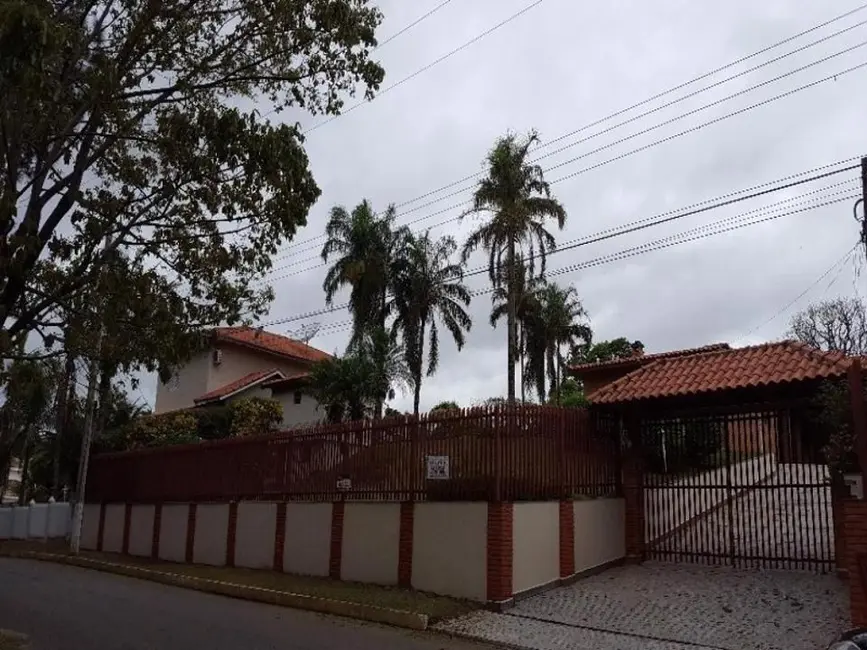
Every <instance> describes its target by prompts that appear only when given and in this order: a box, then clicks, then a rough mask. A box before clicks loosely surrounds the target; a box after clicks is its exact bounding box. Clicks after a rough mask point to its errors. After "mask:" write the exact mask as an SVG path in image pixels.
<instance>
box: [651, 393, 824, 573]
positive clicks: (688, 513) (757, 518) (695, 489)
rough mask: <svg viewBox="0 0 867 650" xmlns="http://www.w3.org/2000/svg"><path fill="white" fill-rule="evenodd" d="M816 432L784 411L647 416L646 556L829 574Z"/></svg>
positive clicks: (821, 466) (819, 444) (821, 475)
mask: <svg viewBox="0 0 867 650" xmlns="http://www.w3.org/2000/svg"><path fill="white" fill-rule="evenodd" d="M815 434H816V431H815V430H814V429H813V428H812V427H810V425H809V422H808V420H806V419H804V418H800V417H792V416H791V415H790V413H789V412H787V411H784V410H774V411H762V412H754V413H745V414H736V415H728V414H727V415H701V416H690V417H666V418H657V419H646V420H643V421H642V423H641V449H642V455H643V458H644V479H643V487H644V503H645V542H646V549H647V555H648V557H649V558H651V559H658V560H664V561H685V562H697V563H702V564H725V565H732V566H737V567H757V568H782V569H801V570H812V571H818V572H826V571H831V570H833V568H834V532H833V531H834V526H833V514H832V508H831V483H830V475H829V472H828V468H827V466H826V465H825V463H824V462H823V459H822V453H821V441H820V440H817V437H818V436H816V435H815Z"/></svg>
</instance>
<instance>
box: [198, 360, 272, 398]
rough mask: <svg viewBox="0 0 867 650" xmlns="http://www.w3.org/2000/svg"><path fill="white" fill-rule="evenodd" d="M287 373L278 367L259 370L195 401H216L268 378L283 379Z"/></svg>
mask: <svg viewBox="0 0 867 650" xmlns="http://www.w3.org/2000/svg"><path fill="white" fill-rule="evenodd" d="M283 378H285V375H284V374H283V373H282V372H280V371H279V370H278V369H277V368H269V369H268V370H257V371H256V372H251V373H250V374H248V375H244V376H243V377H241V378H240V379H236V380H235V381H231V382H229V383H228V384H225V385H223V386H220V387H219V388H215V389H214V390H212V391H209V392H207V393H205V394H204V395H200V396H199V397H197V398H196V399H194V400H193V401H194V402H195V403H196V404H204V403H206V402H214V401H218V400H221V399H223V398H225V397H228V396H229V395H233V394H234V393H237V392H239V391H241V390H244V389H247V388H250V387H252V386H255V385H256V384H258V383H260V382H263V381H265V380H266V379H283Z"/></svg>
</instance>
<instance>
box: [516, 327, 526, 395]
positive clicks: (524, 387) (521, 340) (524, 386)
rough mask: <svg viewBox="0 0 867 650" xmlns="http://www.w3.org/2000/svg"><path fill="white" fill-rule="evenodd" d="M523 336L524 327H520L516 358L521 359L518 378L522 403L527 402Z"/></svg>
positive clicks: (524, 342)
mask: <svg viewBox="0 0 867 650" xmlns="http://www.w3.org/2000/svg"><path fill="white" fill-rule="evenodd" d="M524 336H525V334H524V328H523V327H522V328H521V334H520V337H519V339H518V340H519V341H520V350H519V351H518V358H519V359H520V360H521V379H520V381H521V403H522V404H526V403H527V391H526V385H525V383H526V382H525V381H524V348H525V347H526V341H525V340H524Z"/></svg>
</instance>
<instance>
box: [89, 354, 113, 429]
mask: <svg viewBox="0 0 867 650" xmlns="http://www.w3.org/2000/svg"><path fill="white" fill-rule="evenodd" d="M114 375H115V368H114V365H113V364H111V363H103V364H102V367H101V368H100V374H99V389H98V392H97V405H98V406H99V411H97V418H96V429H95V430H94V438H95V439H98V438H100V437H101V436H102V434H103V433H105V425H106V423H108V412H109V407H108V403H109V400H110V399H111V380H112V379H114Z"/></svg>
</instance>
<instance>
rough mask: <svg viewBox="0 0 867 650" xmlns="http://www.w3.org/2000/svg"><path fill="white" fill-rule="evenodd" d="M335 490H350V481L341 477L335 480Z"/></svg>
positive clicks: (345, 477)
mask: <svg viewBox="0 0 867 650" xmlns="http://www.w3.org/2000/svg"><path fill="white" fill-rule="evenodd" d="M337 489H338V490H351V489H352V479H351V478H349V477H347V476H341V477H340V478H339V479H337Z"/></svg>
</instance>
